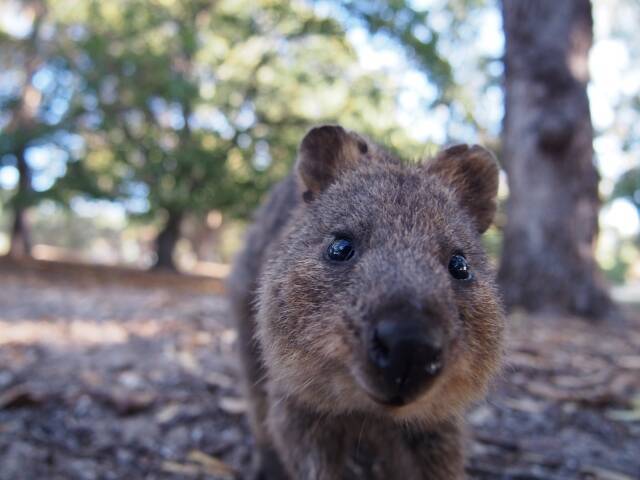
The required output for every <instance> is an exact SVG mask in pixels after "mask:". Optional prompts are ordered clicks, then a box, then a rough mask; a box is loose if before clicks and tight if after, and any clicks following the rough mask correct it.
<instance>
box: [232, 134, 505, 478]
mask: <svg viewBox="0 0 640 480" xmlns="http://www.w3.org/2000/svg"><path fill="white" fill-rule="evenodd" d="M497 174H498V169H497V166H496V163H495V160H494V159H493V157H492V156H491V155H490V154H489V153H488V152H487V151H486V150H484V149H482V148H480V147H471V148H469V147H466V146H457V147H453V148H451V149H448V150H445V151H443V152H442V153H441V154H440V155H438V156H437V157H436V158H435V159H431V160H427V161H425V162H423V163H421V164H406V163H403V162H401V161H399V160H397V159H396V158H394V157H392V156H391V155H389V154H388V153H386V152H385V151H384V150H383V149H381V148H380V147H378V146H376V145H374V144H372V143H371V142H368V141H366V140H364V139H362V138H361V137H360V136H357V135H355V134H352V133H349V132H347V131H345V130H343V129H342V128H340V127H332V126H325V127H318V128H316V129H313V130H312V131H311V132H310V133H309V134H307V136H306V137H305V139H304V140H303V142H302V144H301V148H300V154H299V158H298V165H297V172H296V173H294V174H292V175H290V176H289V177H288V178H286V179H285V180H284V181H283V182H282V183H281V184H280V185H278V186H277V187H276V188H275V189H274V191H273V193H272V195H271V196H270V198H269V199H268V200H267V202H266V203H265V205H264V206H263V207H262V208H261V210H260V211H259V212H258V214H257V216H256V222H255V224H254V225H253V226H252V228H251V230H250V231H249V234H248V240H247V245H246V247H245V250H244V251H243V252H242V253H241V255H240V256H239V258H238V260H237V262H236V265H235V269H234V272H233V275H232V276H231V278H230V282H229V289H230V294H231V299H232V305H233V312H234V315H235V317H236V319H237V321H238V326H239V331H240V343H241V349H242V358H243V364H244V367H245V371H246V380H247V387H248V391H249V398H250V401H251V406H252V408H251V412H252V415H251V421H252V428H253V432H254V435H255V439H256V444H257V449H256V471H257V472H259V474H260V475H262V477H259V478H265V479H276V478H282V479H284V478H289V479H295V480H301V479H323V480H339V479H346V478H349V479H351V478H353V479H396V478H397V479H402V480H412V479H423V478H429V479H432V480H445V479H446V480H452V479H459V478H463V477H464V473H463V455H462V443H463V435H462V433H461V432H462V422H461V417H462V415H463V413H464V411H465V409H466V408H467V407H468V406H469V404H470V403H472V402H473V401H475V400H477V399H479V398H481V397H482V396H483V395H484V391H485V389H486V386H487V384H488V382H489V380H490V379H491V377H492V375H493V374H494V373H495V371H496V370H497V368H498V365H499V359H500V354H501V341H502V327H503V314H502V309H501V306H500V303H499V301H498V299H497V293H496V288H495V285H494V280H493V279H494V274H493V271H492V269H491V267H490V265H489V263H488V261H487V258H486V256H485V253H484V251H483V249H482V246H481V243H480V239H479V233H482V232H483V231H484V230H486V228H488V226H489V224H490V222H491V219H492V218H493V214H494V211H495V195H496V190H497ZM303 198H304V200H303ZM337 233H339V234H344V233H348V234H349V235H350V236H351V237H352V238H353V239H354V241H355V242H356V249H357V250H356V252H357V253H356V256H355V257H354V259H352V260H351V261H349V262H345V264H330V263H328V262H327V261H326V260H325V259H324V258H323V254H324V252H325V251H326V248H327V245H328V244H329V242H331V240H332V239H333V238H334V235H335V234H337ZM456 252H464V255H465V256H466V258H467V260H468V261H469V264H470V265H471V269H472V271H473V275H474V277H473V280H471V281H469V282H464V283H461V282H459V281H456V280H454V279H453V278H451V276H450V274H449V272H448V267H447V265H448V261H449V258H450V257H451V255H452V254H453V253H456ZM405 303H406V304H411V305H414V306H416V308H419V309H420V310H421V311H425V312H427V315H428V316H429V318H434V319H436V320H437V321H438V322H440V323H441V324H442V325H443V326H444V329H445V332H446V335H447V341H448V344H447V350H446V362H445V367H444V369H443V371H442V373H441V374H440V375H439V376H438V377H437V378H436V380H435V382H434V383H433V384H432V385H431V386H430V387H429V388H428V389H427V390H426V391H425V392H424V393H423V394H421V395H420V396H419V397H418V398H417V399H416V400H415V401H413V402H411V403H408V404H406V405H404V406H400V407H390V406H385V405H382V404H380V403H378V402H377V401H374V400H373V399H372V396H371V395H370V393H371V390H372V388H373V387H371V384H370V382H369V378H370V373H369V371H368V368H369V367H368V366H367V362H366V355H364V354H363V350H364V347H363V336H364V332H365V330H366V329H367V328H368V324H367V322H368V321H369V320H368V319H369V317H370V315H371V312H373V311H374V309H376V308H380V307H381V306H383V305H396V304H397V305H402V304H405ZM285 471H286V472H287V473H285Z"/></svg>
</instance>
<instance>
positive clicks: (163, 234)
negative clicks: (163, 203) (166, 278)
mask: <svg viewBox="0 0 640 480" xmlns="http://www.w3.org/2000/svg"><path fill="white" fill-rule="evenodd" d="M167 213H168V217H167V221H166V223H165V225H164V227H163V228H162V230H160V232H159V233H158V236H157V237H156V239H155V242H154V244H155V253H156V261H155V263H154V264H153V269H154V270H169V271H176V270H177V268H176V264H175V262H174V260H173V253H174V251H175V249H176V244H177V243H178V240H180V225H181V223H182V213H181V212H176V211H168V212H167Z"/></svg>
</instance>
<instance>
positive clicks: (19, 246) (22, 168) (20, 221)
mask: <svg viewBox="0 0 640 480" xmlns="http://www.w3.org/2000/svg"><path fill="white" fill-rule="evenodd" d="M16 158H17V167H18V173H19V175H20V176H19V180H18V191H17V192H16V195H15V197H14V201H13V223H12V225H11V244H10V247H9V256H10V257H13V258H24V257H29V256H31V237H30V234H29V225H28V224H27V208H28V206H29V204H30V200H31V199H30V197H31V170H30V168H29V165H28V164H27V160H26V158H25V151H24V149H20V150H19V151H18V152H16Z"/></svg>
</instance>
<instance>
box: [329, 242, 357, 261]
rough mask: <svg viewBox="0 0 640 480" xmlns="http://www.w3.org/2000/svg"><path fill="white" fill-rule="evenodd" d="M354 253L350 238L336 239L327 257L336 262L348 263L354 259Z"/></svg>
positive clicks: (330, 246)
mask: <svg viewBox="0 0 640 480" xmlns="http://www.w3.org/2000/svg"><path fill="white" fill-rule="evenodd" d="M354 252H355V250H354V248H353V242H352V241H351V240H349V239H348V238H336V239H335V240H334V241H333V242H331V245H329V248H327V257H328V258H329V260H333V261H334V262H346V261H347V260H349V259H351V257H353V254H354Z"/></svg>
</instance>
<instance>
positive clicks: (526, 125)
mask: <svg viewBox="0 0 640 480" xmlns="http://www.w3.org/2000/svg"><path fill="white" fill-rule="evenodd" d="M502 12H503V20H504V29H505V35H506V52H505V118H504V125H503V159H504V167H505V169H506V171H507V174H508V179H509V190H510V195H509V199H508V201H507V224H506V226H505V229H504V246H503V252H502V263H501V265H500V270H499V280H500V283H501V285H502V287H503V292H504V296H505V301H506V303H507V305H508V306H510V307H523V308H525V309H526V310H529V311H539V310H553V311H558V312H564V313H570V314H577V315H581V316H586V317H591V318H598V317H602V316H605V315H607V314H608V313H610V311H611V309H612V303H611V301H610V299H609V296H608V294H607V291H606V289H605V288H604V286H603V284H602V281H601V277H600V274H599V272H598V268H597V265H596V262H595V260H594V252H593V250H594V241H595V237H596V235H597V232H598V210H599V206H600V205H599V198H598V179H599V177H598V173H597V171H596V168H595V166H594V163H593V145H592V143H593V128H592V125H591V117H590V113H589V102H588V98H587V90H586V89H587V82H588V53H589V49H590V47H591V43H592V30H593V29H592V27H593V21H592V16H591V4H590V2H589V0H563V1H557V0H502Z"/></svg>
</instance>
